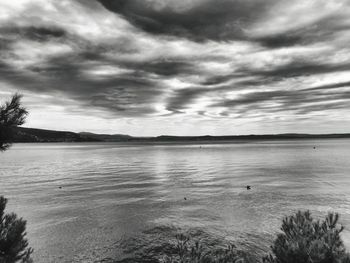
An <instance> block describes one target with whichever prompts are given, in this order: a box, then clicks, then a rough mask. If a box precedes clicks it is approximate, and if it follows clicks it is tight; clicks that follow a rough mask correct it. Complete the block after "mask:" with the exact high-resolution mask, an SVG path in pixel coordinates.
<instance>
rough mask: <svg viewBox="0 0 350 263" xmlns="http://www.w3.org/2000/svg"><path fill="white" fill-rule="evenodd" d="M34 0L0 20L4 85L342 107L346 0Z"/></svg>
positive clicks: (150, 101)
mask: <svg viewBox="0 0 350 263" xmlns="http://www.w3.org/2000/svg"><path fill="white" fill-rule="evenodd" d="M24 1H25V0H24ZM40 1H41V0H35V1H28V9H26V8H25V5H23V6H22V7H21V8H23V10H24V11H23V13H22V16H19V14H17V13H16V12H14V14H13V15H12V17H11V19H8V21H6V23H2V24H0V25H1V26H0V75H1V82H2V83H6V85H9V86H11V87H12V86H14V87H18V88H19V89H20V90H21V91H22V90H24V91H29V92H31V93H32V94H45V95H49V96H53V97H55V96H62V97H64V98H67V99H69V100H70V101H73V103H75V104H76V105H77V108H78V110H81V112H84V111H85V110H86V109H87V108H96V109H99V110H102V111H104V112H106V113H108V114H110V115H111V116H114V117H115V116H118V117H119V116H122V117H124V116H126V117H129V116H133V117H146V116H150V115H151V116H154V115H158V116H168V117H169V116H171V115H176V114H178V113H189V112H190V114H194V115H195V114H197V115H196V116H192V117H196V118H197V117H198V116H200V117H203V116H219V117H220V116H221V117H229V116H230V114H231V113H232V112H236V113H238V114H240V116H244V115H245V114H246V113H248V112H255V111H260V114H261V116H262V115H263V114H264V113H266V114H270V113H272V114H275V115H276V116H277V117H278V115H279V113H280V112H287V111H289V112H292V114H302V113H304V114H308V113H312V112H315V111H318V112H323V111H327V110H329V109H346V108H349V100H350V98H349V91H348V88H349V85H348V84H349V81H350V79H349V78H347V77H344V74H345V72H350V56H349V55H348V54H350V53H349V48H348V47H347V43H348V40H350V34H349V31H350V28H349V27H350V23H349V20H348V18H347V16H346V15H344V12H343V13H342V10H345V7H346V6H347V5H349V4H348V3H347V2H346V1H341V3H342V4H343V6H344V7H341V8H338V7H332V6H331V7H329V6H328V4H327V3H328V2H326V1H321V0H320V1H321V2H318V4H317V5H316V4H315V3H311V2H303V1H296V2H295V3H294V2H293V1H273V0H191V1H188V0H179V1H174V0H173V1H170V0H117V1H113V0H99V1H84V0H79V1H70V0H67V1H65V3H63V2H60V1H51V0H48V1H42V2H40ZM32 2H35V3H36V4H37V5H35V6H34V7H33V6H30V5H31V4H33V3H32ZM40 4H42V5H47V6H46V7H45V8H42V7H40ZM2 5H3V6H5V5H4V4H2ZM276 6H277V7H278V8H277V7H276ZM295 6H296V7H295ZM0 7H1V4H0ZM5 7H6V6H5ZM293 7H294V8H293ZM15 8H17V7H12V6H11V8H9V9H8V10H9V11H8V12H11V10H13V9H15ZM18 8H19V7H18ZM298 8H301V9H303V13H302V14H303V15H299V14H298V11H295V10H298ZM329 8H334V9H332V10H333V11H328V9H329ZM18 10H20V8H19V9H18ZM28 10H29V11H28ZM289 10H290V11H289ZM293 10H294V11H293ZM282 11H283V12H282ZM18 12H19V11H18ZM300 12H301V11H300ZM345 13H346V12H345ZM43 17H45V19H43ZM0 19H1V17H0ZM16 19H18V21H17V20H16ZM315 50H319V52H316V51H315ZM327 78H330V79H329V80H327ZM319 79H322V82H317V81H318V80H319ZM313 81H315V82H316V83H331V84H325V85H322V86H319V85H313V84H312V83H313ZM305 83H307V84H305ZM310 83H311V84H310ZM43 103H44V104H45V102H43ZM69 103H72V102H69ZM67 104H68V102H67ZM208 105H209V106H208ZM216 108H220V109H216ZM193 109H195V110H194V111H193Z"/></svg>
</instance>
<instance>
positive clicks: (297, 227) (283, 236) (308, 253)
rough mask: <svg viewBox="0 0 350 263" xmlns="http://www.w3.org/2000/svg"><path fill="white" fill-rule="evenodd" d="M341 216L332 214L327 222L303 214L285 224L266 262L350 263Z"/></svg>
mask: <svg viewBox="0 0 350 263" xmlns="http://www.w3.org/2000/svg"><path fill="white" fill-rule="evenodd" d="M338 220H339V215H338V214H333V213H329V214H328V215H327V216H326V218H325V220H323V221H320V220H315V219H313V218H312V216H311V213H310V212H309V211H306V212H301V211H299V212H298V213H296V214H295V215H292V216H289V217H286V218H284V219H283V222H282V227H281V230H282V233H280V234H278V235H277V238H276V239H275V241H274V244H273V245H272V247H271V249H272V254H270V255H269V256H267V257H265V258H264V259H263V261H264V262H265V263H294V262H298V263H345V262H346V263H350V257H349V254H347V253H346V251H345V247H344V244H343V242H342V240H341V238H340V233H341V232H342V231H343V229H344V228H343V226H341V225H339V223H338Z"/></svg>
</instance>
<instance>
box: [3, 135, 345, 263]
mask: <svg viewBox="0 0 350 263" xmlns="http://www.w3.org/2000/svg"><path fill="white" fill-rule="evenodd" d="M200 146H201V147H200ZM313 146H316V149H314V148H313ZM349 156H350V141H349V140H298V141H272V142H266V141H265V142H249V143H247V142H245V143H235V144H202V145H199V144H197V145H186V144H178V145H174V144H173V145H121V144H107V143H80V144H79V143H76V144H73V143H72V144H17V145H15V146H14V147H12V149H11V150H9V151H8V152H6V153H4V154H1V155H0V165H1V167H2V169H1V170H0V182H1V183H0V194H3V195H5V196H6V197H7V198H9V206H8V210H9V211H10V210H12V211H15V212H17V213H18V214H20V216H23V217H24V218H25V219H27V221H28V235H29V239H30V242H31V246H33V247H34V248H35V255H34V258H35V261H36V262H39V263H40V262H82V261H84V262H94V261H99V260H103V259H104V261H105V262H108V260H109V259H110V260H111V261H113V260H115V259H121V258H127V257H130V253H131V252H132V251H133V253H135V254H137V253H139V254H140V253H141V254H142V253H144V251H148V252H147V253H151V252H149V251H153V250H152V249H156V248H157V246H158V245H159V244H160V243H161V242H160V241H161V240H169V239H170V236H172V235H173V234H174V232H176V231H194V230H195V231H199V232H198V233H202V236H203V238H205V237H212V238H216V239H218V240H223V241H225V242H226V241H227V242H230V241H234V242H235V243H236V244H239V245H240V246H241V247H242V248H243V249H245V250H249V251H254V253H256V254H262V253H263V251H266V250H267V249H268V247H269V244H270V243H269V242H270V241H271V240H272V238H273V234H274V233H276V232H277V231H278V228H279V226H280V219H281V218H282V217H283V216H285V215H289V214H291V213H292V212H294V211H296V210H298V209H310V210H312V211H313V214H314V215H315V216H323V215H325V214H326V212H327V211H330V210H331V211H336V212H339V213H340V214H341V216H342V217H341V221H342V223H343V224H344V225H345V227H346V228H348V230H350V188H349V183H350V174H349V172H350V161H349V160H350V158H349ZM246 185H251V186H252V189H251V190H249V191H247V189H246ZM174 229H175V230H176V231H174ZM152 231H153V232H152ZM150 233H151V234H150ZM349 233H350V232H349V231H345V232H344V234H343V238H344V239H345V241H346V244H350V242H349V241H350V235H349ZM133 247H134V249H132V248H133ZM127 248H129V250H128V249H127ZM141 248H142V249H141ZM147 249H149V250H147ZM155 251H158V250H157V249H156V250H155ZM126 252H127V253H126ZM133 253H131V254H133ZM131 256H132V255H131Z"/></svg>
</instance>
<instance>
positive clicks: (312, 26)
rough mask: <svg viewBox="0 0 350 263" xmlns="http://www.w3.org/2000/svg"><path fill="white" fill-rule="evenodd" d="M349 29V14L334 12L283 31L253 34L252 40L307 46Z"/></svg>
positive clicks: (272, 43)
mask: <svg viewBox="0 0 350 263" xmlns="http://www.w3.org/2000/svg"><path fill="white" fill-rule="evenodd" d="M349 29H350V24H349V23H348V22H347V15H342V14H337V15H334V14H332V15H328V16H325V17H321V18H319V19H316V20H315V21H311V22H309V23H307V24H303V25H300V26H299V27H296V28H292V29H286V30H282V32H278V33H267V34H264V35H262V36H258V37H255V36H252V37H251V38H250V40H251V41H257V42H258V43H260V44H261V45H263V46H265V47H267V48H280V47H290V46H295V45H300V46H306V45H309V44H313V43H322V42H325V41H328V40H330V39H332V38H334V37H336V35H337V34H342V33H344V32H346V31H348V30H349Z"/></svg>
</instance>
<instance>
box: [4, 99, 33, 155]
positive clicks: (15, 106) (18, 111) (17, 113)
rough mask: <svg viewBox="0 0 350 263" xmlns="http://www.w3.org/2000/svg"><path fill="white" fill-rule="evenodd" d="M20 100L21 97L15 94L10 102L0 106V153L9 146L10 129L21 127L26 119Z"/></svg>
mask: <svg viewBox="0 0 350 263" xmlns="http://www.w3.org/2000/svg"><path fill="white" fill-rule="evenodd" d="M21 98H22V96H21V95H19V94H15V95H13V97H12V99H11V100H10V101H8V102H5V104H4V105H0V151H5V150H7V149H8V148H9V147H10V146H11V141H12V139H13V136H12V135H13V131H12V129H13V128H14V127H17V126H21V125H23V124H24V122H25V119H26V117H27V114H28V112H27V110H26V109H25V108H23V107H22V106H21Z"/></svg>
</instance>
